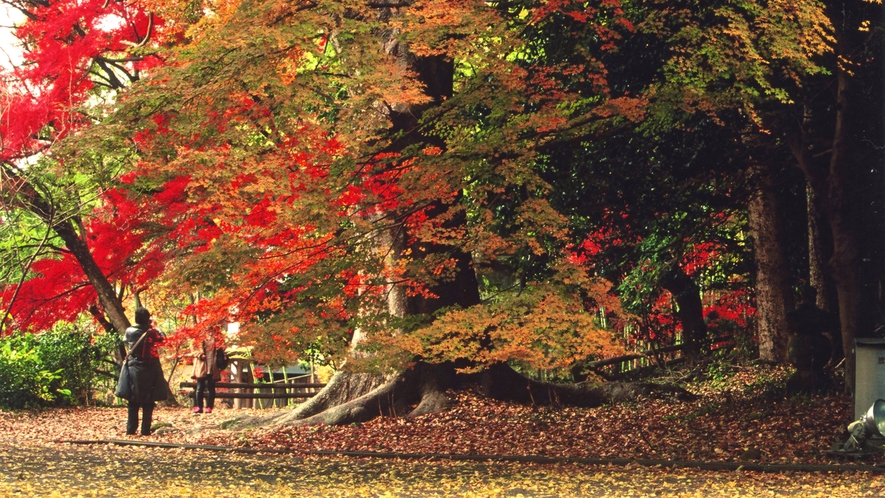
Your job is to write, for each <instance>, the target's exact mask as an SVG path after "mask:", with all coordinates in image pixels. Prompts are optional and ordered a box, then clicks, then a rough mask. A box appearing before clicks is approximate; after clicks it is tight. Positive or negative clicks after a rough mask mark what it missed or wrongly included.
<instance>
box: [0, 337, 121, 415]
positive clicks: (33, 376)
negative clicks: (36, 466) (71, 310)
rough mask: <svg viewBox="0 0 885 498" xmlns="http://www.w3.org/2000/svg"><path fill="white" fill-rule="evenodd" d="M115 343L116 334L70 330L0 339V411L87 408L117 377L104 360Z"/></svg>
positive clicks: (108, 363)
mask: <svg viewBox="0 0 885 498" xmlns="http://www.w3.org/2000/svg"><path fill="white" fill-rule="evenodd" d="M116 341H118V338H117V337H116V335H115V334H103V335H99V336H91V335H89V334H85V333H82V332H79V331H77V330H74V329H73V328H60V329H57V330H54V331H51V332H45V333H42V334H39V335H33V334H25V333H14V334H12V335H9V336H6V337H3V338H0V407H3V408H36V407H41V406H50V405H66V404H83V403H88V402H89V401H90V399H91V398H92V393H93V392H94V391H95V389H96V388H97V387H98V386H100V385H106V384H108V383H110V382H113V380H115V378H116V375H115V373H114V369H112V368H109V366H110V362H109V356H108V355H109V352H110V351H112V350H113V347H114V346H115V344H116Z"/></svg>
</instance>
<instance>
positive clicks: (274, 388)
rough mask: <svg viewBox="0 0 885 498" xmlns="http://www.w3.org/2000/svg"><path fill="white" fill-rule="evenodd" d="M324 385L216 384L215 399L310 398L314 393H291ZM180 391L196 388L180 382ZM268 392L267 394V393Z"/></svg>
mask: <svg viewBox="0 0 885 498" xmlns="http://www.w3.org/2000/svg"><path fill="white" fill-rule="evenodd" d="M325 385H326V384H322V383H318V382H313V383H305V384H295V383H292V382H273V383H270V382H268V383H252V382H216V383H215V397H216V398H231V399H236V398H239V399H289V398H312V397H313V396H314V395H315V394H316V393H315V392H292V391H291V390H293V389H311V388H313V389H321V388H323V387H325ZM179 386H180V387H181V388H182V389H185V388H191V389H195V388H196V387H197V383H196V382H182V383H181V384H179ZM224 389H238V391H226V390H224ZM239 389H246V390H249V391H248V392H243V391H239ZM254 389H260V390H262V391H263V392H255V391H254ZM268 391H269V392H268ZM188 397H189V398H193V397H194V391H193V390H192V391H190V392H189V393H188Z"/></svg>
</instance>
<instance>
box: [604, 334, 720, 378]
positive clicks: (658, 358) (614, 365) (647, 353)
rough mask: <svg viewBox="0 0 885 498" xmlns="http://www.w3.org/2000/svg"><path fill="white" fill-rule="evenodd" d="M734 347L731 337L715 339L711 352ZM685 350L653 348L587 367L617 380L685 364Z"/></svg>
mask: <svg viewBox="0 0 885 498" xmlns="http://www.w3.org/2000/svg"><path fill="white" fill-rule="evenodd" d="M733 347H734V342H733V341H732V337H731V336H730V335H722V336H718V337H715V338H714V339H713V340H712V341H711V343H710V351H711V352H713V351H720V350H726V349H731V348H733ZM684 349H685V344H676V345H674V346H665V347H662V348H651V349H647V350H644V351H639V352H637V353H632V354H628V355H624V356H616V357H613V358H606V359H604V360H597V361H591V362H588V363H587V367H588V369H589V370H592V371H594V372H596V373H598V374H600V375H601V376H602V377H604V378H606V379H617V378H620V377H622V376H625V375H629V374H631V373H638V372H640V371H642V370H645V369H648V368H654V367H668V366H674V365H677V364H679V363H681V362H684V361H685V358H684V357H683V355H682V351H683V350H684Z"/></svg>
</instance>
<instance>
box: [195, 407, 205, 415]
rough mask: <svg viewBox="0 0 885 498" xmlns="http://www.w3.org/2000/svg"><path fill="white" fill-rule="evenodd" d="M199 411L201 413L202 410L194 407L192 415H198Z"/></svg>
mask: <svg viewBox="0 0 885 498" xmlns="http://www.w3.org/2000/svg"><path fill="white" fill-rule="evenodd" d="M201 411H203V410H200V407H199V406H195V407H194V415H196V414H198V413H200V412H201Z"/></svg>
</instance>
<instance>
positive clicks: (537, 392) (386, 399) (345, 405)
mask: <svg viewBox="0 0 885 498" xmlns="http://www.w3.org/2000/svg"><path fill="white" fill-rule="evenodd" d="M470 385H473V386H476V387H477V388H478V390H479V391H480V392H481V393H482V394H483V395H486V396H488V397H490V398H493V399H497V400H501V401H509V402H515V403H521V404H527V405H539V406H544V405H567V406H581V407H594V406H600V405H602V404H604V403H617V402H623V401H628V400H631V399H635V398H637V397H641V396H655V395H666V396H674V397H676V398H677V399H689V398H690V397H691V396H692V395H691V394H690V393H688V392H687V391H685V390H683V389H681V388H679V387H676V386H672V385H659V384H651V383H608V384H605V385H603V386H600V387H592V388H590V387H585V386H582V385H579V384H552V383H545V382H538V381H534V380H531V379H528V378H526V377H524V376H523V375H521V374H519V373H518V372H516V371H515V370H513V369H512V368H510V367H509V366H507V365H503V364H501V365H495V366H493V367H490V368H488V369H486V370H484V371H483V372H481V373H478V374H470V375H464V374H462V375H456V374H455V373H454V368H453V367H452V366H450V365H431V364H427V363H422V362H419V363H417V364H415V366H413V367H412V368H410V369H408V370H406V371H405V372H403V373H402V374H400V375H396V376H389V377H386V378H385V377H383V376H380V375H372V374H365V373H350V372H340V373H338V374H336V375H335V376H334V377H333V378H332V380H331V381H330V382H329V384H328V385H327V386H326V387H325V388H324V389H323V390H322V391H320V393H319V394H317V395H316V396H315V397H314V398H312V399H311V400H309V401H308V402H306V403H304V404H303V405H301V406H300V407H299V408H297V409H295V410H293V411H292V412H289V413H286V414H284V415H282V416H277V417H276V418H274V419H273V420H272V422H271V423H273V424H280V425H312V424H327V425H346V424H351V423H358V422H365V421H368V420H371V419H373V418H376V417H379V416H408V417H411V416H417V415H423V414H426V413H434V412H439V411H442V410H444V409H446V408H447V406H448V398H447V397H446V395H445V392H446V391H447V390H448V389H451V388H456V389H457V388H463V387H466V386H470ZM251 420H252V422H253V423H254V422H255V421H256V419H254V418H253V419H251Z"/></svg>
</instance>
